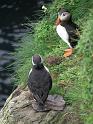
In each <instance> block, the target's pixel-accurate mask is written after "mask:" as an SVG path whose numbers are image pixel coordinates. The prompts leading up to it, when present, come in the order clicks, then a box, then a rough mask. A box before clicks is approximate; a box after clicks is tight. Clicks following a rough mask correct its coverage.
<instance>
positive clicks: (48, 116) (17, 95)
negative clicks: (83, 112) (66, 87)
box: [0, 87, 82, 124]
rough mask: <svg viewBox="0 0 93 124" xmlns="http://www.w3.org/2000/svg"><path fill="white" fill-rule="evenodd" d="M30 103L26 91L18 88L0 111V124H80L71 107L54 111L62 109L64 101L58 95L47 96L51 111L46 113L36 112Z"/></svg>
mask: <svg viewBox="0 0 93 124" xmlns="http://www.w3.org/2000/svg"><path fill="white" fill-rule="evenodd" d="M32 101H33V97H32V95H31V93H30V92H29V91H28V89H21V88H20V87H18V88H17V89H16V90H15V91H14V92H13V93H12V94H11V95H10V97H9V98H8V99H7V101H6V103H5V105H4V107H3V108H2V109H1V111H0V124H82V123H81V122H80V119H79V118H78V115H77V113H75V112H74V111H73V109H72V108H71V107H70V108H68V109H67V107H65V109H64V111H54V110H60V109H61V110H63V108H64V104H65V101H64V100H63V98H62V97H61V96H59V95H49V96H48V99H47V102H46V104H47V105H48V107H49V108H50V109H51V110H50V111H46V112H36V111H35V110H34V109H33V107H32ZM72 111H73V112H72ZM72 114H73V115H72Z"/></svg>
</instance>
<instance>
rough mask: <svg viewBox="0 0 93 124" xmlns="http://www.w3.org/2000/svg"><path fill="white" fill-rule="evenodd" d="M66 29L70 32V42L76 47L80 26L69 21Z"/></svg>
mask: <svg viewBox="0 0 93 124" xmlns="http://www.w3.org/2000/svg"><path fill="white" fill-rule="evenodd" d="M65 28H66V31H67V33H68V34H69V42H70V44H71V46H72V47H75V46H76V45H77V43H78V40H79V35H78V29H79V27H78V26H77V25H76V24H75V23H73V22H72V23H69V24H66V25H65Z"/></svg>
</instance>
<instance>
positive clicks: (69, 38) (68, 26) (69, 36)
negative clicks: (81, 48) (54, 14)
mask: <svg viewBox="0 0 93 124" xmlns="http://www.w3.org/2000/svg"><path fill="white" fill-rule="evenodd" d="M78 29H79V27H78V26H77V25H76V24H75V23H74V22H73V21H72V15H71V14H70V12H69V11H68V10H66V9H63V8H61V9H59V12H58V18H57V20H56V31H57V34H58V35H59V36H60V37H61V38H62V40H63V41H64V42H65V43H66V44H67V45H68V46H69V49H66V50H65V52H64V57H68V56H70V55H72V53H73V48H74V47H75V46H76V45H77V43H78V39H79V34H78Z"/></svg>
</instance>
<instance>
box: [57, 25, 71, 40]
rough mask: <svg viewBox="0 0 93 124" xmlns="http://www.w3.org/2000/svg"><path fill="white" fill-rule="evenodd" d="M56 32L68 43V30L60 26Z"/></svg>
mask: <svg viewBox="0 0 93 124" xmlns="http://www.w3.org/2000/svg"><path fill="white" fill-rule="evenodd" d="M56 30H57V33H58V35H59V36H60V37H61V38H62V39H63V40H64V41H67V40H68V39H69V35H68V33H67V31H66V29H65V28H64V27H63V26H61V25H58V26H57V28H56Z"/></svg>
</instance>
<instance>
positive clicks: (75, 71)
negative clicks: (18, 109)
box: [15, 0, 93, 124]
mask: <svg viewBox="0 0 93 124" xmlns="http://www.w3.org/2000/svg"><path fill="white" fill-rule="evenodd" d="M62 6H63V7H65V8H67V9H69V10H70V11H71V13H72V15H73V20H74V21H75V22H76V23H77V24H78V25H79V26H80V29H81V32H80V40H79V44H78V46H77V47H76V49H75V51H74V54H73V55H72V56H71V57H70V58H67V59H64V58H63V57H62V56H63V52H64V49H65V48H66V47H67V46H66V44H64V42H62V40H61V39H60V38H59V37H58V35H57V34H56V31H55V26H54V24H55V19H56V15H57V14H56V13H57V10H58V9H59V8H60V7H62ZM36 53H37V54H41V55H42V56H43V58H47V57H48V56H57V57H59V58H60V57H62V62H61V63H59V64H53V65H49V64H47V62H46V64H47V66H48V67H49V69H50V72H51V74H52V76H53V88H52V90H51V93H57V94H61V95H63V96H64V98H65V100H66V102H67V105H69V106H70V107H71V110H70V112H73V113H76V114H77V116H78V118H79V120H81V121H82V124H83V123H84V124H93V68H92V67H93V0H69V1H68V0H55V1H54V2H53V4H52V5H49V6H48V11H47V13H46V15H45V16H44V18H43V19H42V20H41V21H39V22H38V24H35V28H34V34H32V33H28V34H27V36H26V37H24V38H23V39H22V42H21V47H20V48H19V49H18V50H17V52H16V57H17V62H16V65H15V67H16V78H15V79H16V82H17V83H18V84H21V85H22V86H26V84H27V77H28V72H29V70H30V68H31V57H32V55H33V54H36Z"/></svg>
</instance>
